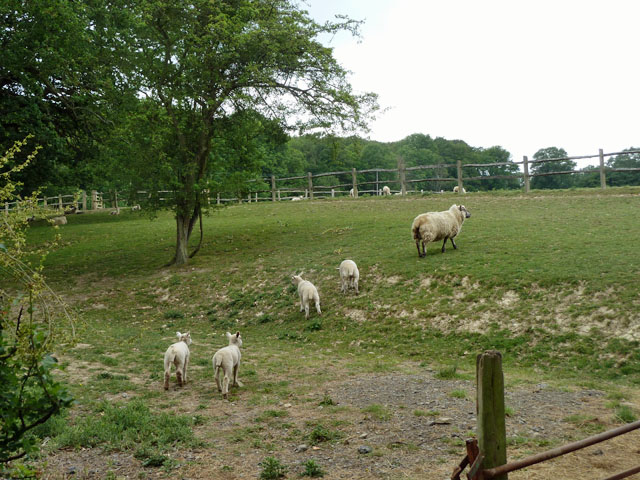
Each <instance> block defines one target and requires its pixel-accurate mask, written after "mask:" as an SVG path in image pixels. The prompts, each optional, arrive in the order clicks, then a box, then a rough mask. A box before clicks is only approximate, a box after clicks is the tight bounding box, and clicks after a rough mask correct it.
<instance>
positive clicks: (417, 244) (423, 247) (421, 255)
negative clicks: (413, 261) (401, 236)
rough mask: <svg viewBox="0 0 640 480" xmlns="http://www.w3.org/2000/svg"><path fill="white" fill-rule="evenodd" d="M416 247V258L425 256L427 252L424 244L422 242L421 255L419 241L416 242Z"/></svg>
mask: <svg viewBox="0 0 640 480" xmlns="http://www.w3.org/2000/svg"><path fill="white" fill-rule="evenodd" d="M416 247H417V248H418V257H419V258H422V257H426V256H427V250H426V249H425V246H424V242H422V253H420V241H419V240H418V241H416Z"/></svg>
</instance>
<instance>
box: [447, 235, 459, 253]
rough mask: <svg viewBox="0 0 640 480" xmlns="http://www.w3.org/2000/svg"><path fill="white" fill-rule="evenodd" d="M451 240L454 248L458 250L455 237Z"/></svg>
mask: <svg viewBox="0 0 640 480" xmlns="http://www.w3.org/2000/svg"><path fill="white" fill-rule="evenodd" d="M449 240H451V245H453V248H455V249H456V250H457V249H458V246H457V245H456V242H454V241H453V237H451V238H450V239H449Z"/></svg>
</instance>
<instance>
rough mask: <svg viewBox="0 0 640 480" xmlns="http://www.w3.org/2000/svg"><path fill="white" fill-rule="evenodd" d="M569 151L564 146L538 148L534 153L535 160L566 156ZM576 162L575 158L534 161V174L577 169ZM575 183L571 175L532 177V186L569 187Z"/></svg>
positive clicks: (546, 187) (532, 166) (541, 187)
mask: <svg viewBox="0 0 640 480" xmlns="http://www.w3.org/2000/svg"><path fill="white" fill-rule="evenodd" d="M567 156H568V155H567V152H566V151H565V150H564V149H563V148H556V147H549V148H543V149H540V150H538V151H537V152H536V153H535V154H534V155H533V158H534V160H548V159H552V158H554V159H555V158H566V157H567ZM575 168H576V162H574V161H573V160H559V161H553V162H545V163H534V164H532V165H531V173H532V174H541V173H549V172H568V171H572V170H575ZM572 185H573V178H572V176H571V175H546V176H541V177H533V178H532V179H531V188H540V189H551V188H569V187H571V186H572Z"/></svg>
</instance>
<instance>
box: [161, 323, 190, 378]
mask: <svg viewBox="0 0 640 480" xmlns="http://www.w3.org/2000/svg"><path fill="white" fill-rule="evenodd" d="M176 335H177V337H178V341H177V342H176V343H174V344H172V345H171V346H169V348H167V351H166V352H165V353H164V389H165V390H168V389H169V378H170V377H171V364H174V365H175V366H176V379H177V380H178V385H180V386H181V387H182V386H183V385H185V384H186V383H187V367H188V366H189V345H191V334H190V333H189V332H187V333H180V332H176Z"/></svg>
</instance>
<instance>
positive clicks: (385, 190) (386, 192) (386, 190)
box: [382, 185, 391, 195]
mask: <svg viewBox="0 0 640 480" xmlns="http://www.w3.org/2000/svg"><path fill="white" fill-rule="evenodd" d="M382 195H391V189H390V188H389V187H387V186H386V185H385V186H384V187H382Z"/></svg>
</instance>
